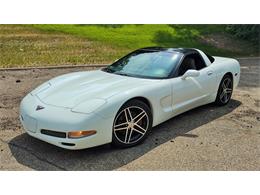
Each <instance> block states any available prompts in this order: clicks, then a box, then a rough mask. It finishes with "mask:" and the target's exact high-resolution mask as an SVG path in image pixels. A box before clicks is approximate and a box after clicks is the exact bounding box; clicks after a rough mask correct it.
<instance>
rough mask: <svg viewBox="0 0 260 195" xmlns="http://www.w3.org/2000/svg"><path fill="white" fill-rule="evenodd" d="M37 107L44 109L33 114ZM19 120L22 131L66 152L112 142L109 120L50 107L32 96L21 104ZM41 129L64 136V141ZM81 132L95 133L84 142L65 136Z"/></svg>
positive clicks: (80, 139)
mask: <svg viewBox="0 0 260 195" xmlns="http://www.w3.org/2000/svg"><path fill="white" fill-rule="evenodd" d="M38 105H40V106H43V107H44V109H41V110H38V111H36V107H37V106H38ZM20 120H21V123H22V125H23V127H24V129H25V131H26V132H27V133H28V134H29V135H31V136H32V137H35V138H37V139H40V140H43V141H45V142H48V143H50V144H53V145H56V146H59V147H62V148H66V149H71V150H76V149H83V148H90V147H94V146H98V145H102V144H106V143H110V142H111V141H112V125H113V119H112V118H102V117H101V116H99V115H98V114H95V113H91V114H82V113H75V112H72V111H71V110H70V109H68V108H62V107H56V106H50V105H47V104H44V103H43V102H41V101H40V100H39V99H38V98H37V97H36V96H33V95H31V94H28V95H27V96H25V98H24V99H23V100H22V102H21V105H20ZM43 129H45V130H51V131H56V132H63V133H66V137H65V138H61V137H55V136H51V135H46V134H43V133H41V130H43ZM81 130H96V131H97V133H96V134H95V135H91V136H88V137H83V138H68V136H67V134H68V132H70V131H81Z"/></svg>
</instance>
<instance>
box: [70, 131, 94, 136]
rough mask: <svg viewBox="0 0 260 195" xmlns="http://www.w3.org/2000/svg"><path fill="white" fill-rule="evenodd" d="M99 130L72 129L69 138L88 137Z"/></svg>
mask: <svg viewBox="0 0 260 195" xmlns="http://www.w3.org/2000/svg"><path fill="white" fill-rule="evenodd" d="M96 133H97V131H95V130H89V131H72V132H69V133H68V137H69V138H82V137H87V136H90V135H94V134H96Z"/></svg>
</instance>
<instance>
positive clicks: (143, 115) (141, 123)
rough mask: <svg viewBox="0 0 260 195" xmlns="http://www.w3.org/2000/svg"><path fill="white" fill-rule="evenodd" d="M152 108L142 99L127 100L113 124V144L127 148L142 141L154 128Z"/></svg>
mask: <svg viewBox="0 0 260 195" xmlns="http://www.w3.org/2000/svg"><path fill="white" fill-rule="evenodd" d="M152 120H153V117H152V113H151V109H150V108H149V107H148V106H147V105H146V104H145V103H144V102H142V101H140V100H135V99H134V100H130V101H128V102H126V103H125V104H124V105H123V106H122V107H121V108H120V109H119V111H118V112H117V114H116V117H115V119H114V124H113V127H112V129H113V132H112V133H113V135H112V145H113V146H116V147H119V148H127V147H132V146H135V145H138V144H140V143H142V142H143V141H144V140H145V139H146V137H147V136H148V134H149V133H150V131H151V129H152V122H153V121H152Z"/></svg>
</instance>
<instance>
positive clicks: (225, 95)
mask: <svg viewBox="0 0 260 195" xmlns="http://www.w3.org/2000/svg"><path fill="white" fill-rule="evenodd" d="M232 92H233V80H232V77H231V76H230V75H225V76H224V77H223V79H222V80H221V82H220V85H219V89H218V94H217V97H216V100H215V103H216V104H217V105H219V106H224V105H226V104H227V103H228V102H229V101H230V99H231V96H232Z"/></svg>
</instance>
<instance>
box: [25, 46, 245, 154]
mask: <svg viewBox="0 0 260 195" xmlns="http://www.w3.org/2000/svg"><path fill="white" fill-rule="evenodd" d="M239 77H240V65H239V63H238V61H237V60H235V59H231V58H223V57H212V56H209V55H207V54H205V53H204V52H202V51H200V50H198V49H184V48H161V47H149V48H143V49H139V50H136V51H134V52H132V53H130V54H128V55H126V56H125V57H123V58H121V59H119V60H117V61H115V62H114V63H113V64H112V65H109V66H107V67H106V68H103V69H101V70H95V71H86V72H74V73H70V74H65V75H62V76H59V77H56V78H54V79H51V80H49V81H48V82H46V83H43V84H42V85H41V86H39V87H38V88H36V89H35V90H33V91H32V92H31V93H29V94H28V95H26V97H25V98H24V99H23V100H22V102H21V106H20V120H21V122H22V124H23V127H24V129H25V130H26V132H27V133H28V134H29V135H31V136H33V137H35V138H38V139H41V140H43V141H46V142H48V143H51V144H54V145H56V146H59V147H62V148H66V149H83V148H90V147H94V146H98V145H102V144H106V143H110V142H112V144H113V145H116V146H119V147H130V146H134V145H136V144H139V143H140V142H142V141H143V140H144V139H145V138H146V137H147V135H148V134H149V132H150V131H151V129H152V127H154V126H156V125H158V124H160V123H162V122H164V121H166V120H168V119H170V118H172V117H174V116H176V115H178V114H180V113H183V112H185V111H187V110H190V109H192V108H195V107H198V106H201V105H204V104H208V103H211V102H215V103H216V104H217V105H225V104H227V103H228V102H229V100H230V98H231V95H232V91H233V89H234V87H236V86H237V85H238V82H239Z"/></svg>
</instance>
